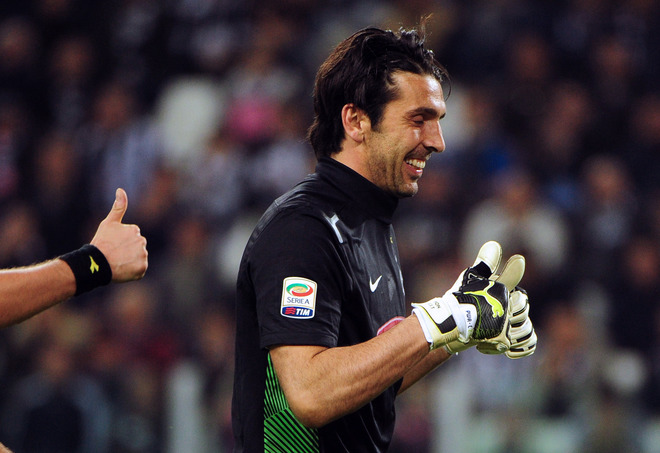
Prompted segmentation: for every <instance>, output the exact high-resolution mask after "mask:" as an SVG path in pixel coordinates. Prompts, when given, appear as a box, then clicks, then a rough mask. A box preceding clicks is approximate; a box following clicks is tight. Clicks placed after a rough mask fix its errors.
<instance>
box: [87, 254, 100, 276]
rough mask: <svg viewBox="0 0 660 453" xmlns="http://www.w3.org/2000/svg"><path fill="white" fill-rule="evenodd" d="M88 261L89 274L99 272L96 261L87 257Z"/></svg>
mask: <svg viewBox="0 0 660 453" xmlns="http://www.w3.org/2000/svg"><path fill="white" fill-rule="evenodd" d="M89 261H90V262H91V265H90V266H89V270H90V271H91V273H92V274H93V273H94V272H98V270H99V265H98V264H96V261H94V258H92V257H91V256H90V257H89Z"/></svg>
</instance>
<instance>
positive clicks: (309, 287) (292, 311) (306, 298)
mask: <svg viewBox="0 0 660 453" xmlns="http://www.w3.org/2000/svg"><path fill="white" fill-rule="evenodd" d="M315 308H316V282H315V281H313V280H309V279H307V278H302V277H287V278H285V279H284V284H283V285H282V306H281V308H280V314H281V315H282V316H286V317H287V318H298V319H309V318H313V317H314V309H315Z"/></svg>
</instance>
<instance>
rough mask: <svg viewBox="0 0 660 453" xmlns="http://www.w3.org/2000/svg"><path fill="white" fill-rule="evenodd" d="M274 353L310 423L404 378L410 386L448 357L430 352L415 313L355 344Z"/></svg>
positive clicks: (286, 387) (283, 380)
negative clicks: (377, 334) (384, 330)
mask: <svg viewBox="0 0 660 453" xmlns="http://www.w3.org/2000/svg"><path fill="white" fill-rule="evenodd" d="M270 355H271V358H272V360H273V365H274V367H275V371H276V372H277V375H278V379H279V381H280V385H281V386H282V390H283V391H284V394H285V395H286V397H287V401H288V402H289V405H290V407H291V410H292V411H293V413H294V414H295V415H296V417H297V418H298V419H299V420H300V422H301V423H302V424H303V425H305V426H307V427H309V428H317V427H321V426H323V425H325V424H327V423H329V422H330V421H332V420H334V419H336V418H339V417H341V416H343V415H345V414H348V413H351V412H353V411H355V410H357V409H359V408H360V407H362V406H363V405H364V404H366V403H367V402H369V401H371V400H372V399H374V398H375V397H376V396H378V395H379V394H381V393H382V392H383V391H384V390H385V389H386V388H388V387H389V386H391V385H392V384H394V383H395V382H396V381H398V380H399V379H401V378H404V381H403V385H404V386H406V387H409V386H410V385H411V384H412V383H414V382H415V381H417V380H418V379H420V378H421V377H422V375H424V374H426V373H428V372H429V371H430V370H431V369H433V368H435V367H437V366H438V365H439V364H440V363H442V362H443V361H444V360H446V359H447V358H448V357H449V354H447V353H446V352H445V351H444V350H442V349H441V350H438V351H432V352H431V353H429V344H428V342H427V341H426V339H425V338H424V334H423V332H422V329H421V327H420V324H419V322H418V321H417V320H416V319H415V315H411V316H409V317H408V318H406V319H405V320H403V321H402V322H400V323H399V324H398V325H396V326H395V327H393V328H391V329H390V330H388V331H387V332H385V333H383V334H382V335H379V336H377V337H375V338H372V339H371V340H369V341H367V342H364V343H360V344H357V345H354V346H347V347H338V348H326V347H321V346H278V347H275V348H272V349H271V351H270Z"/></svg>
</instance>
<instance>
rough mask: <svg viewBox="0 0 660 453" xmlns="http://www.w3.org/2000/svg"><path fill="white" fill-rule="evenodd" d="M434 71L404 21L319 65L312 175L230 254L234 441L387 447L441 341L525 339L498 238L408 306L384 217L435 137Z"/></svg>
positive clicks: (436, 146) (446, 345)
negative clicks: (235, 256) (401, 404)
mask: <svg viewBox="0 0 660 453" xmlns="http://www.w3.org/2000/svg"><path fill="white" fill-rule="evenodd" d="M422 29H423V28H422ZM445 81H446V73H445V71H444V69H443V68H442V67H441V66H440V65H439V64H438V63H437V62H436V61H435V58H434V56H433V53H432V52H431V51H429V50H427V49H426V48H425V47H424V36H423V32H418V31H416V30H412V31H406V30H401V31H400V32H399V33H394V32H392V31H385V30H380V29H377V28H367V29H364V30H361V31H359V32H357V33H355V34H354V35H352V36H351V37H349V38H347V39H346V40H345V41H343V42H341V43H340V44H339V45H338V46H337V47H336V48H335V49H334V51H333V52H332V53H331V54H330V56H329V57H328V58H327V59H326V61H325V62H324V63H323V64H322V65H321V67H320V69H319V71H318V74H317V77H316V82H315V87H314V108H315V120H314V124H313V125H312V127H311V128H310V131H309V138H310V142H311V144H312V147H313V148H314V151H315V153H316V156H317V158H318V165H317V167H316V172H315V173H314V174H313V175H310V176H308V177H307V178H306V179H305V180H304V181H302V182H301V183H300V184H298V185H297V186H296V187H295V188H293V189H292V190H291V191H290V192H288V193H287V194H285V195H283V196H282V197H280V198H279V199H278V200H276V201H275V202H274V203H273V204H272V205H271V207H270V208H269V209H268V210H267V211H266V213H265V214H264V216H263V217H262V218H261V220H260V221H259V223H258V225H257V226H256V228H255V230H254V232H253V234H252V236H251V238H250V240H249V241H248V244H247V246H246V249H245V252H244V255H243V259H242V261H241V266H240V271H239V276H238V282H237V307H236V317H237V326H236V332H237V334H236V368H235V379H234V398H233V407H232V412H233V414H232V415H233V429H234V435H235V440H236V444H235V451H237V452H258V451H268V452H270V451H273V452H318V451H323V452H333V453H335V452H348V451H360V452H369V451H373V452H382V451H386V450H387V448H388V446H389V444H390V441H391V437H392V432H393V429H394V419H395V415H394V401H395V398H396V395H397V394H398V393H399V392H401V391H403V390H405V389H406V388H408V387H410V386H411V385H412V384H414V383H415V382H417V381H418V380H419V379H420V378H422V377H423V376H424V375H426V374H428V373H429V372H430V371H431V370H433V369H434V368H435V367H437V366H438V365H439V364H441V363H442V362H444V361H445V360H447V358H449V357H450V356H451V354H452V353H454V352H457V351H461V350H465V349H467V348H468V347H471V346H474V345H476V346H477V348H478V349H479V350H480V351H481V352H484V353H505V354H507V355H508V356H509V357H512V358H517V357H522V356H525V355H529V354H531V353H532V352H533V351H534V348H535V347H536V335H535V334H534V330H533V327H532V324H531V321H529V317H528V313H529V311H528V304H527V298H526V296H524V293H523V292H521V291H519V290H517V289H516V286H517V284H518V282H519V281H520V279H521V278H522V275H523V272H524V259H523V258H522V257H521V256H519V255H516V256H514V257H512V258H511V259H510V260H509V263H507V266H505V268H504V270H503V271H502V272H501V274H500V277H499V278H497V279H489V278H490V277H491V275H492V274H493V273H494V272H495V271H496V270H497V268H498V266H499V263H500V258H501V248H500V247H499V244H496V243H488V244H486V245H485V246H484V247H483V248H482V250H481V251H480V252H479V255H478V257H477V260H476V261H475V263H474V265H473V266H472V267H471V268H469V269H468V270H467V272H464V273H462V274H461V276H459V278H458V280H457V282H456V284H455V285H454V287H452V288H451V289H450V290H449V291H447V292H446V293H445V294H444V295H443V296H441V297H437V298H434V299H433V300H431V301H429V302H426V303H421V304H413V307H414V308H413V313H412V314H411V315H410V316H408V317H406V303H405V292H404V287H403V279H402V276H401V269H400V265H399V255H398V250H397V243H396V238H395V235H394V230H393V228H392V216H393V214H394V211H395V209H396V207H397V204H398V202H399V200H400V199H401V198H405V197H411V196H413V195H415V194H416V193H417V191H418V184H419V181H420V179H421V178H422V175H423V173H424V168H425V165H426V162H427V161H428V159H429V158H431V156H432V155H433V153H436V152H437V153H439V152H442V151H444V149H445V143H444V139H443V136H442V129H441V127H440V120H441V119H442V118H443V117H444V116H445V110H446V106H445V96H444V92H443V85H442V84H443V82H445ZM494 307H497V310H494Z"/></svg>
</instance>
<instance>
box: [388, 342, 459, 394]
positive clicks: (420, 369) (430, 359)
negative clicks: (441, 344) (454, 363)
mask: <svg viewBox="0 0 660 453" xmlns="http://www.w3.org/2000/svg"><path fill="white" fill-rule="evenodd" d="M449 357H451V355H450V354H449V353H448V352H447V351H445V349H444V348H438V349H435V350H433V351H431V352H430V353H428V354H427V355H426V357H424V358H423V359H422V360H420V361H419V362H417V364H415V366H414V367H412V368H411V369H410V370H409V371H408V372H407V373H406V374H405V376H404V377H403V383H402V384H401V388H399V393H402V392H404V391H406V390H407V389H408V388H410V386H412V385H413V384H414V383H416V382H417V381H419V380H420V379H422V378H423V377H424V376H426V375H427V374H429V373H430V372H431V371H433V370H435V369H436V368H437V367H438V366H440V365H441V364H442V363H444V362H445V361H446V360H447V359H449Z"/></svg>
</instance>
